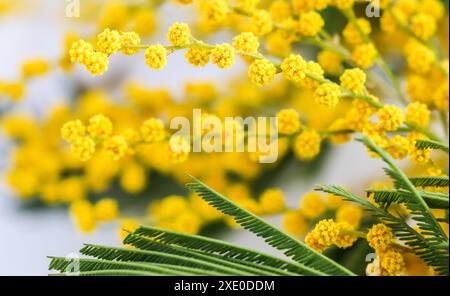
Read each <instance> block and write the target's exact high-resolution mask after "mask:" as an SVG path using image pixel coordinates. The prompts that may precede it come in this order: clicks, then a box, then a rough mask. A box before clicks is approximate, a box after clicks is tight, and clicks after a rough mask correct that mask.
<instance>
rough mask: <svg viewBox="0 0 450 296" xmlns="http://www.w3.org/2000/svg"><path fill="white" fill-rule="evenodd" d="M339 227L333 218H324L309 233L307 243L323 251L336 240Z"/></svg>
mask: <svg viewBox="0 0 450 296" xmlns="http://www.w3.org/2000/svg"><path fill="white" fill-rule="evenodd" d="M338 235H339V228H338V226H337V224H336V222H334V221H333V220H332V219H324V220H321V221H319V223H317V224H316V226H315V227H314V229H313V230H312V231H311V232H310V233H308V235H307V236H306V238H305V243H306V244H307V245H308V246H310V247H311V248H313V249H314V250H316V251H318V252H323V251H325V250H326V249H327V248H329V247H330V246H331V245H333V244H334V243H335V242H336V238H337V237H338Z"/></svg>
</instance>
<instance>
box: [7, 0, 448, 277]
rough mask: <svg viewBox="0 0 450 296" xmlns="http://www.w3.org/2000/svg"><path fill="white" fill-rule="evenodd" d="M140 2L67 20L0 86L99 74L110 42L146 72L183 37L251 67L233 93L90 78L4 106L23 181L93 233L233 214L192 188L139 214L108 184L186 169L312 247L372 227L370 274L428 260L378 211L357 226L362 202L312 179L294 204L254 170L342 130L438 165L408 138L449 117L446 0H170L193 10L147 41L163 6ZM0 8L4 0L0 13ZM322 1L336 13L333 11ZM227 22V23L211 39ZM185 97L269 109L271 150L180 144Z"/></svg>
mask: <svg viewBox="0 0 450 296" xmlns="http://www.w3.org/2000/svg"><path fill="white" fill-rule="evenodd" d="M149 2H150V3H151V4H134V5H126V3H125V2H122V1H111V2H110V3H108V4H105V5H104V6H103V7H102V8H101V14H100V17H98V18H97V19H96V22H97V27H98V32H97V33H98V34H95V36H86V37H84V38H82V39H81V38H80V37H79V36H78V35H77V34H74V33H71V34H68V35H67V36H66V38H65V41H64V45H63V48H64V52H63V54H62V56H61V58H60V59H59V60H58V61H55V62H54V63H53V62H50V61H46V60H43V59H35V60H29V61H26V62H24V63H23V65H22V75H21V79H20V80H19V81H9V82H8V81H6V80H5V81H4V80H2V79H0V96H1V97H2V98H3V97H6V98H9V99H10V100H11V101H13V102H16V101H18V100H19V99H20V98H22V97H24V96H25V93H26V92H25V90H26V84H27V82H28V80H29V79H38V76H42V75H45V74H46V73H48V72H49V71H50V70H53V69H54V68H56V67H57V65H58V66H59V67H61V68H62V69H63V70H65V71H66V72H70V71H71V70H73V69H74V65H76V64H80V65H82V66H84V68H85V69H86V70H87V71H88V72H89V73H90V74H92V75H93V76H97V75H102V74H104V73H105V72H106V71H107V70H108V67H109V59H110V57H111V56H112V55H115V54H120V55H122V57H121V58H123V59H126V58H128V57H127V56H132V55H141V56H142V63H145V64H146V65H147V66H148V67H149V71H156V70H161V69H164V68H165V66H166V65H167V64H168V63H170V58H171V56H170V55H171V54H173V53H175V52H178V51H183V52H184V56H185V59H186V61H187V63H189V64H190V65H192V66H193V67H200V68H202V67H205V66H206V65H208V64H210V63H212V64H214V65H216V66H217V68H218V69H224V70H225V69H229V68H231V67H233V65H234V64H235V63H241V62H242V63H243V64H244V65H245V68H246V71H245V72H246V76H248V78H242V77H240V76H239V78H238V79H235V80H233V81H230V82H229V84H228V85H229V88H228V89H229V90H228V91H226V92H223V91H220V90H218V88H217V87H216V86H215V85H214V84H213V83H210V82H198V81H194V80H193V81H192V82H189V83H187V84H186V85H185V91H184V95H183V96H182V97H181V98H175V97H173V96H172V95H171V94H170V92H169V90H168V89H164V88H149V87H146V86H144V85H142V84H140V83H137V82H136V81H128V82H127V83H125V84H124V85H123V87H122V93H121V96H122V100H121V101H120V102H117V100H114V99H113V98H112V96H113V95H112V94H110V93H109V92H108V91H107V90H100V89H94V90H88V91H86V92H84V93H83V94H82V95H80V96H78V97H76V98H73V99H74V100H73V102H72V104H71V105H61V106H59V107H57V108H55V109H54V110H53V111H52V112H51V113H50V116H49V117H48V118H46V119H44V120H36V119H33V118H30V117H26V116H19V115H14V114H2V115H1V116H2V118H1V120H2V126H3V129H4V130H5V132H6V134H7V135H8V136H9V137H11V138H12V139H14V140H15V141H16V142H17V146H16V148H15V150H14V152H13V158H12V165H11V168H10V169H9V171H8V172H7V182H8V184H9V185H10V186H11V187H12V188H13V189H14V190H15V191H16V192H17V195H18V196H20V197H21V198H23V199H28V198H36V197H37V198H39V199H40V200H41V201H42V202H44V203H45V204H61V203H63V204H68V205H70V212H71V214H72V215H73V216H74V218H75V220H76V222H77V225H78V226H79V227H80V229H82V230H83V231H86V232H90V231H93V230H94V229H95V228H96V225H97V224H98V223H100V222H104V221H110V220H115V219H122V220H123V224H122V225H121V226H120V228H121V229H127V230H133V229H134V228H135V227H137V225H138V224H140V223H152V224H154V225H157V226H159V227H161V228H167V229H174V230H178V231H182V232H188V233H199V232H201V231H202V229H204V228H206V227H207V226H209V225H211V224H214V223H216V222H220V221H223V222H225V223H226V224H227V225H229V226H230V227H233V226H235V225H236V224H235V222H234V221H232V220H230V219H229V218H227V217H225V216H223V215H222V214H220V213H219V212H217V211H216V210H214V209H213V208H212V207H210V206H209V205H208V204H207V203H206V202H204V201H203V200H202V199H201V198H200V197H198V196H196V195H195V194H190V195H187V196H183V195H179V194H178V193H177V194H170V195H168V196H160V197H161V199H159V200H157V201H151V200H148V201H146V203H147V207H148V211H147V212H146V213H140V214H128V213H126V211H124V212H122V209H121V208H120V207H121V206H120V205H119V203H118V202H117V201H116V199H115V198H114V196H113V195H112V193H111V192H110V191H111V189H112V188H114V186H116V185H117V184H119V187H120V190H116V191H123V192H120V193H117V194H118V195H119V194H121V195H123V194H122V193H126V196H127V197H126V198H127V199H128V198H129V199H133V198H134V197H133V195H138V194H140V193H143V192H148V191H155V190H157V189H158V187H159V185H160V184H157V183H153V182H152V178H153V177H157V178H158V179H160V178H163V179H165V180H174V181H175V182H176V183H177V184H179V185H182V184H184V183H185V182H186V181H187V180H188V177H187V176H186V175H185V173H186V172H188V173H189V174H191V175H193V176H195V177H197V178H199V179H202V180H203V181H204V182H205V183H207V184H208V185H210V186H211V187H212V188H214V189H215V190H217V191H218V192H221V193H223V194H224V195H225V196H227V197H229V198H230V199H231V200H233V201H234V202H236V203H237V204H239V205H241V206H242V207H244V208H246V209H248V210H250V211H252V212H253V213H255V214H257V215H283V222H282V224H283V228H284V229H285V230H286V231H287V232H289V233H291V234H292V235H294V236H296V237H298V238H301V239H304V240H305V242H306V243H307V244H308V245H309V246H311V247H312V248H314V249H316V250H317V251H319V252H324V251H326V250H328V249H330V248H334V247H338V248H342V249H347V248H350V247H352V246H353V245H354V244H355V243H356V241H357V239H358V238H364V239H366V240H367V242H368V243H369V245H370V246H371V247H372V248H373V249H374V250H375V252H376V254H377V261H376V262H373V263H371V265H369V266H368V273H371V274H378V275H400V274H428V273H430V274H431V273H432V271H431V270H429V268H428V267H427V266H426V264H424V263H423V262H422V261H420V259H418V258H417V257H415V256H410V254H406V253H404V252H402V249H401V248H399V247H398V246H397V245H396V243H395V241H394V239H393V236H392V232H391V230H390V229H389V228H387V226H385V225H384V224H375V225H374V226H372V227H371V228H370V229H368V230H367V231H362V230H361V229H367V227H366V226H367V224H368V223H369V222H373V221H372V220H373V217H368V216H367V215H364V214H363V212H362V210H361V209H360V208H358V207H356V206H353V205H351V204H350V203H348V202H344V201H342V200H341V199H340V198H337V197H335V196H332V195H330V196H328V197H327V199H324V197H323V196H321V195H319V194H318V193H314V192H312V193H308V194H306V195H304V196H303V197H302V199H301V202H300V205H299V207H296V208H290V207H288V206H287V203H286V201H285V196H284V194H283V192H282V191H280V190H279V189H276V188H265V187H262V188H261V186H259V187H258V186H257V184H259V183H258V181H260V180H261V179H262V177H263V176H264V174H265V173H267V172H269V173H270V172H274V171H277V170H281V169H283V167H284V166H283V165H284V164H285V163H286V162H293V161H299V162H300V163H301V164H302V165H306V162H311V161H314V160H315V159H316V158H318V157H320V154H321V152H322V151H323V147H324V146H329V144H334V145H341V144H345V143H348V142H350V141H351V140H352V139H353V136H354V135H355V134H358V133H360V134H364V135H365V136H367V137H368V138H370V139H371V140H372V141H373V142H374V143H375V144H376V145H378V146H380V147H381V148H383V149H385V150H386V151H387V152H388V153H389V154H390V155H391V156H392V157H393V158H394V159H398V160H401V159H406V158H409V159H410V162H411V164H412V165H413V166H414V167H415V168H416V169H417V170H419V171H421V172H424V174H427V175H445V174H446V173H445V165H444V166H443V165H439V163H438V162H437V161H436V160H433V157H432V154H431V149H418V148H417V147H416V145H415V143H416V141H417V140H418V139H431V140H435V141H440V140H441V137H442V136H441V134H440V133H437V132H436V130H437V129H436V126H438V123H439V121H441V123H443V129H444V130H445V131H446V132H448V123H447V120H448V111H449V105H448V102H449V89H448V84H449V80H448V79H449V78H448V77H449V70H448V12H447V10H446V7H445V6H444V4H443V3H442V2H441V1H438V0H397V1H394V0H384V1H380V2H379V4H380V7H379V8H380V9H381V17H380V18H368V17H366V16H365V15H364V11H365V7H366V5H367V4H368V3H367V2H366V1H354V0H346V1H343V0H322V1H311V0H292V1H287V0H276V1H259V0H198V1H186V0H178V1H174V2H178V3H177V5H178V4H179V5H193V6H194V7H195V8H196V9H197V13H198V17H196V18H195V19H196V21H195V22H192V23H189V24H187V23H184V22H175V23H173V24H171V25H170V27H169V28H164V29H166V40H160V41H159V42H158V43H151V44H146V42H144V40H147V39H148V36H149V35H150V34H151V33H153V32H154V31H155V30H156V27H157V26H156V24H157V18H156V15H157V9H158V8H159V7H160V6H162V5H166V3H165V2H166V1H149ZM168 5H173V3H171V4H168ZM1 7H2V2H0V13H1V11H2V8H1ZM173 9H175V8H173ZM177 9H178V8H177ZM89 10H90V9H87V10H86V11H89ZM91 10H92V9H91ZM324 10H327V12H328V11H330V12H331V13H333V14H332V15H333V18H329V19H327V18H326V17H325V15H326V14H325V13H323V12H324ZM85 15H86V16H87V17H86V21H91V20H92V19H91V18H92V17H93V16H89V13H87V12H86V14H85ZM334 19H339V20H340V22H341V23H339V22H336V21H335V20H334ZM342 23H343V24H342ZM221 31H227V32H228V33H229V34H232V37H230V38H228V39H227V40H224V41H223V42H221V43H218V44H212V43H209V42H208V40H209V37H210V36H211V35H214V34H215V33H216V32H221ZM83 71H84V69H83ZM174 75H176V73H174ZM194 108H200V109H202V111H203V114H202V119H201V120H202V126H203V125H204V124H206V126H207V125H208V122H212V121H216V120H218V121H220V122H222V121H223V120H224V118H225V117H227V116H243V117H245V116H274V117H276V119H277V129H278V133H279V135H280V138H279V139H278V140H277V141H278V142H277V144H278V149H279V159H278V161H277V162H275V163H273V164H261V163H258V156H260V154H261V153H262V152H260V151H256V152H249V153H237V152H233V153H190V152H188V151H189V149H187V150H186V151H181V152H174V151H173V150H172V149H170V148H169V146H170V141H171V133H172V131H171V130H170V129H169V122H170V120H171V119H172V118H174V117H177V116H184V117H186V118H189V119H192V110H193V109H194ZM0 114H1V113H0ZM237 128H238V127H237ZM202 132H206V131H202ZM172 140H173V138H172ZM176 140H177V141H181V142H183V141H184V139H182V138H177V139H176ZM183 144H184V145H185V146H187V147H190V146H191V145H192V143H189V142H183ZM368 154H369V156H371V157H378V155H377V154H375V153H373V152H372V151H368ZM388 186H390V184H388ZM116 187H117V186H116ZM433 190H434V189H433ZM444 190H447V192H448V188H445V189H444ZM113 194H116V192H114V193H113ZM111 196H112V197H111ZM99 197H100V198H99ZM124 210H125V209H124ZM397 210H399V211H403V212H405V211H406V209H404V208H399V209H397ZM440 214H441V213H436V215H440ZM131 216H134V217H131ZM126 217H131V218H126ZM372 224H374V223H371V225H372ZM363 225H364V227H365V228H364V227H363ZM446 225H447V228H448V224H446ZM125 234H126V233H125V232H123V231H121V235H122V236H123V235H125ZM408 260H409V261H408ZM408 262H409V263H408Z"/></svg>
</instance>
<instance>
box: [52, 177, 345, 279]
mask: <svg viewBox="0 0 450 296" xmlns="http://www.w3.org/2000/svg"><path fill="white" fill-rule="evenodd" d="M194 180H195V182H194V183H189V184H187V187H188V188H189V189H191V190H193V191H195V192H197V193H198V194H199V195H200V196H201V197H202V198H203V199H204V200H205V201H207V202H208V203H209V204H210V205H212V206H214V207H215V208H217V209H218V210H220V211H222V212H223V213H225V214H228V215H231V216H233V217H234V218H235V219H236V221H237V222H238V223H239V224H240V225H241V226H242V227H243V228H245V229H248V230H250V231H251V232H253V233H255V234H256V235H258V236H261V237H262V238H264V239H265V240H266V242H267V243H268V244H270V245H271V246H273V247H275V248H277V249H279V250H282V251H284V253H285V254H286V255H287V256H288V257H291V258H292V259H293V260H288V259H282V258H278V257H275V256H272V255H268V254H264V253H261V252H258V251H255V250H251V249H247V248H243V247H240V246H236V245H234V244H230V243H226V242H223V241H219V240H215V239H211V238H206V237H202V236H196V235H188V234H183V233H178V232H175V231H168V230H162V229H159V228H155V227H146V226H141V227H139V228H138V229H137V230H135V231H134V232H132V233H130V234H129V235H128V236H127V237H126V238H125V240H124V243H125V244H127V245H131V246H133V247H135V248H136V249H129V248H118V247H106V246H97V245H91V244H86V245H85V246H84V247H83V248H82V249H81V250H80V253H81V254H83V255H86V256H89V257H93V259H92V258H90V259H76V258H75V259H73V258H72V259H67V258H59V257H50V259H51V262H50V266H49V269H50V270H56V271H59V272H60V273H62V274H65V273H68V274H73V271H74V269H76V270H75V272H76V273H75V274H79V275H137V276H145V275H245V276H256V275H265V276H280V275H291V276H298V275H353V273H352V272H351V271H349V270H347V269H346V268H345V267H343V266H341V265H339V264H338V263H336V262H334V261H332V260H331V259H329V258H327V257H325V256H324V255H322V254H320V253H317V252H316V251H314V250H313V249H311V248H309V247H308V246H306V245H305V244H303V243H302V242H300V241H298V240H296V239H294V238H292V237H290V236H288V235H287V234H285V233H283V232H282V231H280V230H278V229H277V228H275V227H273V226H272V225H270V224H268V223H267V222H265V221H264V220H262V219H260V218H259V217H257V216H255V215H253V214H252V213H250V212H248V211H247V210H244V209H243V208H241V207H239V206H238V205H236V204H234V203H233V202H232V201H230V200H229V199H227V198H226V197H224V196H222V195H220V194H219V193H217V192H215V191H213V190H212V189H210V188H209V187H208V186H206V185H205V184H203V183H201V182H200V181H198V180H196V179H194ZM71 272H72V273H71Z"/></svg>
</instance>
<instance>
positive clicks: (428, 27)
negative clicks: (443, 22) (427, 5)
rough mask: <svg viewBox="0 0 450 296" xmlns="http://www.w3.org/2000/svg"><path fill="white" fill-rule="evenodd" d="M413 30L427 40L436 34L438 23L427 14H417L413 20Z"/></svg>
mask: <svg viewBox="0 0 450 296" xmlns="http://www.w3.org/2000/svg"><path fill="white" fill-rule="evenodd" d="M411 30H412V31H413V32H414V34H416V36H418V37H419V38H422V39H424V40H427V39H429V38H430V37H431V36H433V34H434V33H435V32H436V21H435V20H434V18H433V17H431V16H429V15H427V14H424V13H419V14H416V15H415V16H413V17H412V19H411Z"/></svg>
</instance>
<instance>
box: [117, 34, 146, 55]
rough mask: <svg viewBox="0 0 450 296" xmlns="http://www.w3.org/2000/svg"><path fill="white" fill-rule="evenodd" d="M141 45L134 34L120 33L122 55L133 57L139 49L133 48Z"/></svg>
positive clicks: (138, 38) (137, 36)
mask: <svg viewBox="0 0 450 296" xmlns="http://www.w3.org/2000/svg"><path fill="white" fill-rule="evenodd" d="M139 43H141V38H140V37H139V35H138V34H137V33H135V32H124V33H122V49H121V51H122V53H123V54H125V55H134V54H137V53H138V52H139V50H140V49H139V48H133V46H137V45H139Z"/></svg>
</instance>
